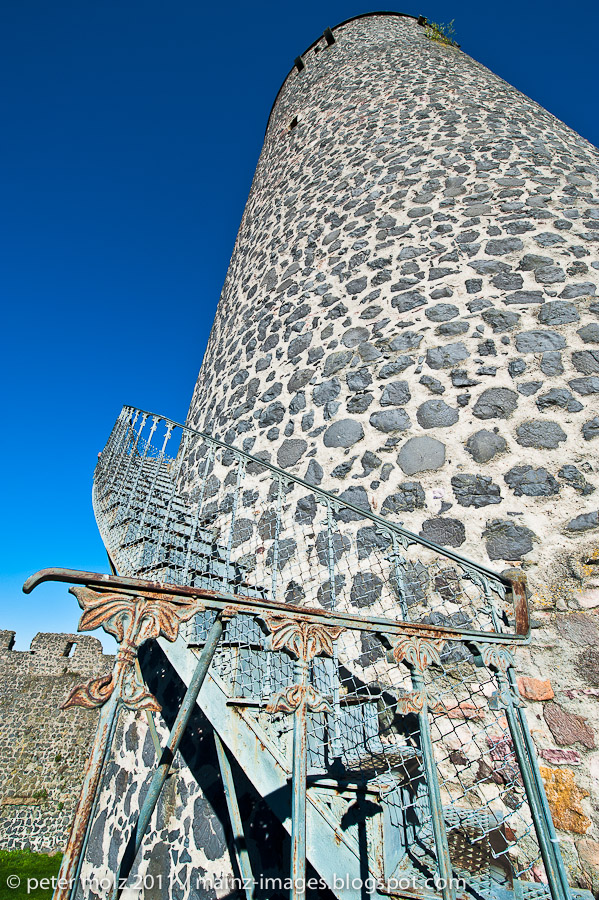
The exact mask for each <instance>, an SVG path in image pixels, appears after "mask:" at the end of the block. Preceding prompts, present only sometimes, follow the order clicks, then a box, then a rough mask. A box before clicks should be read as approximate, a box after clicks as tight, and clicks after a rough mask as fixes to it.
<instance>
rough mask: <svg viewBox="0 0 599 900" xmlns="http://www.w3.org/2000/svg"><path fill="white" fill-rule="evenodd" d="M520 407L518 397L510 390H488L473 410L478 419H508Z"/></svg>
mask: <svg viewBox="0 0 599 900" xmlns="http://www.w3.org/2000/svg"><path fill="white" fill-rule="evenodd" d="M517 405H518V395H517V393H516V392H515V391H512V390H510V389H509V388H488V389H487V390H486V391H483V392H482V394H481V395H480V397H479V398H478V400H477V401H476V403H475V404H474V406H473V408H472V414H473V415H475V416H476V417H477V419H507V418H508V417H509V416H511V414H512V413H513V412H514V410H515V409H516V407H517Z"/></svg>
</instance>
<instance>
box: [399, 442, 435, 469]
mask: <svg viewBox="0 0 599 900" xmlns="http://www.w3.org/2000/svg"><path fill="white" fill-rule="evenodd" d="M397 462H398V464H399V466H400V467H401V469H402V471H403V472H404V473H405V474H406V475H416V473H417V472H434V471H436V470H437V469H440V468H441V466H442V465H443V463H444V462H445V444H443V443H442V442H441V441H437V440H435V438H432V437H428V435H423V436H422V437H414V438H410V440H409V441H406V443H405V444H404V445H403V447H402V448H401V450H400V451H399V454H398V456H397Z"/></svg>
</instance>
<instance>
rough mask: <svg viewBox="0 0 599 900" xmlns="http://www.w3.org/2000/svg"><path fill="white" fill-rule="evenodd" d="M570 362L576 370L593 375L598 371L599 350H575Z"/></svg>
mask: <svg viewBox="0 0 599 900" xmlns="http://www.w3.org/2000/svg"><path fill="white" fill-rule="evenodd" d="M572 363H573V365H574V368H575V369H577V371H578V372H583V373H584V374H585V375H593V374H594V373H595V372H599V350H576V351H575V352H574V353H573V354H572Z"/></svg>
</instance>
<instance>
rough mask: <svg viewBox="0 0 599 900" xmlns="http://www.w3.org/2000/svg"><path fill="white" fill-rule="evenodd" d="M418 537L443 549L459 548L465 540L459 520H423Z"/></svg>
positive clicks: (440, 518)
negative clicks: (439, 545)
mask: <svg viewBox="0 0 599 900" xmlns="http://www.w3.org/2000/svg"><path fill="white" fill-rule="evenodd" d="M420 536H421V537H423V538H426V540H427V541H433V542H434V543H435V544H441V546H443V547H460V546H461V545H462V544H463V543H464V541H465V540H466V529H465V528H464V525H463V523H462V522H460V520H459V519H447V518H443V517H439V518H437V519H425V520H424V522H423V523H422V528H421V530H420Z"/></svg>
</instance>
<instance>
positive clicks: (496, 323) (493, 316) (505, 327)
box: [482, 309, 520, 334]
mask: <svg viewBox="0 0 599 900" xmlns="http://www.w3.org/2000/svg"><path fill="white" fill-rule="evenodd" d="M482 317H483V321H484V322H486V323H487V325H490V327H491V328H492V329H493V331H494V332H496V333H498V334H501V333H502V332H504V331H511V330H512V329H513V328H514V327H515V326H516V325H517V324H518V322H519V321H520V315H519V314H518V313H515V312H511V311H510V310H499V309H485V311H484V312H483V314H482Z"/></svg>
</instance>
